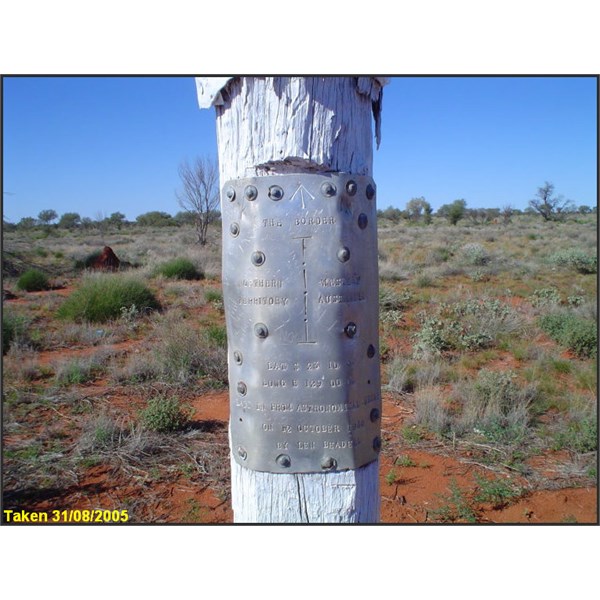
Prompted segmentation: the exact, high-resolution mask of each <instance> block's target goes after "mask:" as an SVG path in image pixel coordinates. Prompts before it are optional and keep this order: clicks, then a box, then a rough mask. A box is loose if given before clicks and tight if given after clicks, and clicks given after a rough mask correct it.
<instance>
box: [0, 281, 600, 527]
mask: <svg viewBox="0 0 600 600" xmlns="http://www.w3.org/2000/svg"><path fill="white" fill-rule="evenodd" d="M55 293H59V294H61V295H62V294H64V293H65V290H55ZM12 302H17V303H18V302H19V300H15V301H12ZM103 348H108V349H113V350H118V351H122V352H125V353H130V352H135V349H136V344H135V343H131V342H124V343H118V344H114V345H112V346H103ZM97 349H98V347H96V348H82V349H74V350H56V351H50V352H42V353H40V355H39V358H38V360H39V363H40V364H51V363H53V362H55V361H58V360H64V359H65V357H71V356H76V355H85V354H87V353H90V352H93V351H96V350H97ZM500 362H502V359H500ZM497 367H498V368H506V367H507V365H506V364H498V365H497ZM86 393H87V394H89V396H92V395H93V396H96V397H99V396H102V397H103V398H102V401H103V402H106V403H107V404H109V405H110V407H111V408H112V409H118V410H119V412H123V413H125V414H134V413H135V412H137V411H138V410H139V409H140V408H141V407H142V404H143V402H142V400H141V399H140V398H135V397H132V396H124V395H119V392H118V391H117V390H111V388H110V387H109V385H108V383H107V382H106V381H96V382H93V383H92V384H87V386H86ZM192 405H193V410H194V412H193V415H192V419H193V421H195V422H197V423H203V422H206V423H215V424H217V425H218V426H219V427H220V428H221V429H222V436H221V439H222V440H226V432H227V424H228V419H229V400H228V392H227V391H219V392H211V393H207V394H204V395H202V396H199V397H197V398H195V399H193V401H192ZM408 413H409V411H407V410H406V409H404V408H403V406H402V404H401V403H400V402H399V401H398V400H397V399H393V398H392V397H390V396H388V395H386V394H384V397H383V428H384V430H386V431H388V432H389V431H399V430H400V427H401V426H402V424H403V422H404V421H405V419H406V418H407V416H408ZM59 418H60V421H57V419H59ZM69 419H71V420H74V419H72V418H71V417H70V416H69V415H65V414H62V413H60V412H59V411H57V410H56V409H54V408H52V407H50V408H48V407H40V410H39V411H36V415H35V417H34V421H33V422H31V423H29V422H28V424H27V425H28V431H29V435H31V431H32V429H30V428H29V426H31V428H33V430H34V431H35V430H37V431H42V430H43V429H44V428H48V427H56V428H59V427H64V426H65V424H67V428H68V420H69ZM49 424H50V425H49ZM76 435H77V431H75V430H74V431H73V440H72V441H75V436H76ZM24 437H25V436H23V435H22V434H21V435H19V434H8V435H5V436H4V441H3V443H4V444H5V447H6V445H7V444H11V443H15V442H16V441H19V440H21V439H24ZM384 440H385V436H384ZM399 456H402V457H408V458H409V459H410V462H411V463H414V465H415V466H407V467H405V466H397V465H396V466H395V465H394V461H395V460H396V459H397V458H398V457H399ZM560 458H561V457H560V456H556V457H555V456H551V455H549V456H544V457H536V459H535V460H534V461H532V464H533V463H537V464H536V466H537V467H539V468H540V467H541V468H542V470H543V468H544V467H546V468H547V476H548V477H549V478H550V479H551V478H552V476H553V470H552V465H553V461H554V460H557V461H559V460H560ZM392 470H393V471H394V474H395V478H392V477H390V472H391V471H392ZM476 474H478V475H479V476H488V477H490V476H492V474H491V473H490V472H489V471H487V470H485V469H483V468H481V467H480V466H477V465H474V464H472V463H469V462H465V461H463V460H459V458H458V457H451V456H446V455H443V454H438V453H435V452H427V451H422V450H411V449H408V448H406V449H401V451H400V452H398V453H397V454H396V455H392V454H391V452H390V451H389V450H388V451H387V452H386V451H384V452H383V453H382V456H381V461H380V487H381V522H382V523H430V522H433V520H434V519H433V518H432V510H433V511H435V509H437V508H439V507H440V506H441V505H442V504H443V503H444V498H447V497H448V495H449V490H450V485H451V484H453V483H456V484H457V485H458V486H459V487H460V489H461V490H464V491H465V493H467V494H468V492H469V491H472V490H473V489H474V488H475V475H476ZM493 476H494V477H498V474H496V473H494V474H493ZM556 487H558V486H556ZM5 492H6V490H5ZM141 496H144V498H145V501H144V503H143V505H142V506H141V508H140V509H139V510H138V511H137V514H136V518H135V521H136V522H142V523H186V522H188V523H190V522H192V523H232V522H233V513H232V509H231V499H230V498H229V497H226V498H223V497H217V495H216V494H215V492H214V491H213V489H211V487H210V486H208V485H204V486H203V485H202V484H198V483H197V482H192V481H190V479H189V478H186V477H185V476H183V475H181V476H178V477H175V478H173V477H171V478H167V480H166V481H165V480H161V478H160V477H159V478H157V479H153V478H151V477H146V478H145V479H144V477H141V478H140V477H138V478H136V480H133V479H132V478H131V477H130V476H129V475H127V474H126V473H125V472H123V471H122V470H119V469H118V468H115V467H114V466H111V465H106V464H99V465H96V466H92V467H89V468H87V469H85V470H81V472H80V473H78V480H77V483H76V484H73V485H71V486H68V487H66V488H64V489H60V490H52V491H51V492H48V493H46V494H45V495H39V494H38V495H37V496H35V497H31V498H28V499H25V500H21V502H20V504H21V507H22V506H24V505H25V506H26V507H27V509H28V510H33V511H52V510H56V509H60V510H64V509H80V510H83V509H92V508H96V509H97V508H102V509H113V508H121V507H122V506H123V505H124V504H125V503H126V502H127V501H131V498H136V497H138V498H139V497H141ZM4 508H11V506H9V505H7V503H6V501H5V503H4ZM16 508H19V507H16ZM477 521H478V522H479V523H561V522H577V523H597V489H596V488H593V487H589V488H565V489H554V490H544V491H536V492H532V493H528V494H526V495H524V496H522V497H521V498H519V499H518V500H517V501H513V502H511V503H509V504H508V505H507V506H504V507H502V508H494V507H491V506H480V505H478V508H477Z"/></svg>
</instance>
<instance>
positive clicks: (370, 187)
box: [367, 183, 375, 200]
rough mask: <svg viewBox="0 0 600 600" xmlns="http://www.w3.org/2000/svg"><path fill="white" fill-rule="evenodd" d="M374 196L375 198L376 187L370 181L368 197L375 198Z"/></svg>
mask: <svg viewBox="0 0 600 600" xmlns="http://www.w3.org/2000/svg"><path fill="white" fill-rule="evenodd" d="M373 198H375V187H374V186H373V185H372V184H370V183H369V185H368V186H367V199H368V200H373Z"/></svg>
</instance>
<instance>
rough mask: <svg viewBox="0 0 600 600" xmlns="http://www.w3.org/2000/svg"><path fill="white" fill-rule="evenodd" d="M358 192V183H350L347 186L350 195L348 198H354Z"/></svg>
mask: <svg viewBox="0 0 600 600" xmlns="http://www.w3.org/2000/svg"><path fill="white" fill-rule="evenodd" d="M357 191H358V185H357V184H356V181H349V182H348V183H347V184H346V192H347V193H348V196H354V194H356V192H357Z"/></svg>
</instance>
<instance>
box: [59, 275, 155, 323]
mask: <svg viewBox="0 0 600 600" xmlns="http://www.w3.org/2000/svg"><path fill="white" fill-rule="evenodd" d="M133 307H135V309H136V310H137V313H138V314H139V313H144V312H146V311H148V310H155V309H159V308H160V304H159V302H158V300H157V299H156V297H155V296H154V294H153V293H152V292H151V291H150V290H149V289H148V287H146V285H144V283H142V282H141V281H140V280H139V279H137V278H133V277H120V276H116V275H108V274H95V275H91V276H88V277H86V278H85V279H84V281H83V283H82V284H81V286H80V287H79V289H77V290H75V291H74V292H73V293H72V294H71V295H70V296H69V297H68V298H67V299H66V300H65V301H64V303H63V304H62V306H61V307H60V308H59V310H58V317H59V318H60V319H66V320H71V321H89V322H92V323H102V322H105V321H108V320H110V319H117V318H119V317H120V316H121V315H122V313H123V309H126V310H131V309H132V308H133Z"/></svg>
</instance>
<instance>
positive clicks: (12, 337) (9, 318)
mask: <svg viewBox="0 0 600 600" xmlns="http://www.w3.org/2000/svg"><path fill="white" fill-rule="evenodd" d="M27 323H28V322H27V319H26V318H25V317H21V316H17V315H13V314H11V313H8V312H4V313H3V314H2V354H3V355H4V354H6V353H7V352H8V351H9V349H10V345H11V344H12V343H13V342H14V341H18V340H20V339H22V338H23V337H25V336H26V332H27Z"/></svg>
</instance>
